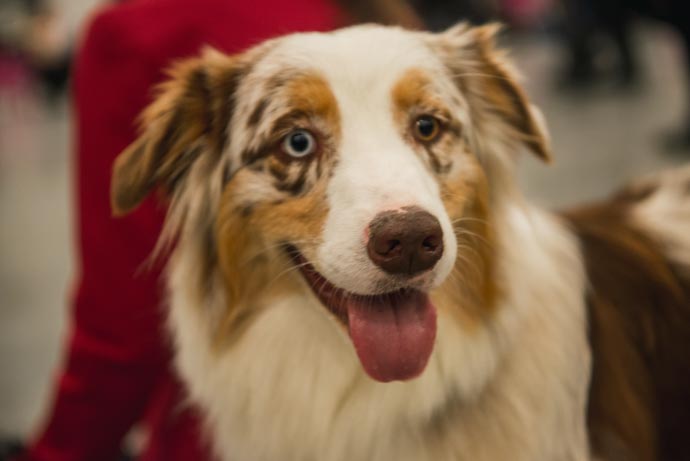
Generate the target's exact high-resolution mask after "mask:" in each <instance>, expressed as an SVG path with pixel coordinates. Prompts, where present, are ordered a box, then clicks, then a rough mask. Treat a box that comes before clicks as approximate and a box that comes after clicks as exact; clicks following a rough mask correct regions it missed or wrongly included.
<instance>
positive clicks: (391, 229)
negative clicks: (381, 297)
mask: <svg viewBox="0 0 690 461" xmlns="http://www.w3.org/2000/svg"><path fill="white" fill-rule="evenodd" d="M367 253H369V258H370V259H371V260H372V261H373V262H374V264H376V265H377V266H379V267H380V268H381V269H383V270H384V271H386V272H388V273H389V274H406V275H413V274H417V273H419V272H422V271H425V270H427V269H431V268H432V267H434V264H436V262H437V261H438V260H439V259H441V255H442V254H443V231H442V230H441V225H440V224H439V222H438V219H436V218H435V217H434V216H432V215H431V214H430V213H427V212H426V211H424V210H422V209H421V208H419V207H408V208H403V209H402V210H396V211H384V212H383V213H379V214H378V215H376V217H375V218H374V219H373V220H372V221H371V224H369V243H368V244H367Z"/></svg>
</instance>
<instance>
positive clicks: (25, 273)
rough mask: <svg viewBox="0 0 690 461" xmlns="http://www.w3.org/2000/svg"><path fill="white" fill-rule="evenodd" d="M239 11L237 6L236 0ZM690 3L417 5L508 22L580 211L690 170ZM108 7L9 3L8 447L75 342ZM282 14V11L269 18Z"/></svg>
mask: <svg viewBox="0 0 690 461" xmlns="http://www.w3.org/2000/svg"><path fill="white" fill-rule="evenodd" d="M228 1H233V0H228ZM681 2H682V0H633V1H625V0H433V1H432V0H417V1H415V2H414V3H413V7H414V8H415V10H416V11H417V13H418V14H419V15H420V16H421V18H422V19H423V21H424V23H425V24H426V26H427V27H428V28H431V29H434V30H439V29H442V28H444V27H447V26H449V25H451V24H453V23H454V22H456V21H458V20H461V19H470V20H472V21H473V22H475V23H481V22H484V21H486V20H501V21H503V22H505V23H507V24H508V25H509V28H508V32H507V33H506V34H504V36H503V38H502V42H503V44H504V45H505V46H506V47H509V48H510V49H511V50H512V56H513V58H514V60H515V61H516V62H517V64H518V67H519V68H520V69H521V71H522V74H523V76H524V84H525V85H526V88H527V90H528V93H529V95H530V96H531V98H532V99H533V100H534V101H535V102H536V103H537V104H538V105H539V106H540V107H541V108H542V110H543V112H544V114H545V116H546V119H547V122H548V125H549V127H550V131H551V135H552V140H553V145H554V153H555V163H554V164H553V165H551V166H544V165H541V164H538V162H536V161H534V160H533V159H532V158H525V159H523V160H524V161H523V162H522V167H521V178H522V182H523V184H524V187H525V189H526V190H527V193H528V195H529V196H530V197H532V198H533V199H534V200H535V201H537V202H539V203H541V204H544V205H546V206H550V207H560V206H567V205H569V204H574V203H577V202H580V201H586V200H591V199H595V198H597V197H601V196H603V195H604V194H606V193H607V192H609V191H611V190H612V189H613V188H615V187H616V186H617V185H619V184H620V183H621V182H623V181H625V180H626V179H628V178H630V177H633V176H635V175H640V174H644V173H647V172H651V171H653V170H658V169H664V168H668V167H672V166H674V165H679V164H682V163H684V162H688V161H690V110H689V108H690V96H689V94H690V92H689V91H688V88H689V82H690V71H689V70H688V66H689V62H690V61H689V60H688V54H690V53H689V52H688V43H687V39H688V37H690V34H688V30H689V29H690V21H688V19H687V17H685V16H684V15H683V14H682V10H683V8H682V6H681V5H680V3H681ZM101 5H102V3H101V2H98V1H96V0H0V437H2V436H17V437H25V436H27V435H28V434H29V433H30V432H31V431H32V430H35V427H36V424H37V422H38V421H39V419H40V417H41V414H42V412H43V411H45V408H46V405H47V401H48V399H49V397H50V395H51V394H50V392H51V390H50V389H51V385H52V384H53V381H54V379H55V374H56V369H57V368H56V367H57V365H58V364H59V360H60V358H61V356H62V355H61V354H62V348H63V341H64V340H65V334H66V331H67V318H68V299H69V295H70V286H71V282H72V280H73V278H74V270H75V262H74V259H75V243H74V236H73V234H74V232H73V228H74V212H75V209H74V199H73V198H74V186H73V168H74V165H73V161H72V159H73V149H74V142H73V133H74V126H73V119H72V112H71V106H70V80H69V70H70V64H71V60H72V57H73V52H74V49H75V48H76V47H78V44H79V39H80V34H81V33H82V32H83V31H82V29H83V26H84V24H85V21H86V18H88V17H89V15H90V13H91V12H92V11H93V9H94V8H98V7H99V6H101ZM267 14H270V12H267Z"/></svg>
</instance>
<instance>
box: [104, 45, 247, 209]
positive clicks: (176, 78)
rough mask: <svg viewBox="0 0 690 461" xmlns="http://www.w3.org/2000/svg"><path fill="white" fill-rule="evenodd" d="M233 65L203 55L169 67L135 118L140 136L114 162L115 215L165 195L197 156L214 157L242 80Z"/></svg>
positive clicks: (231, 61) (232, 60) (210, 54)
mask: <svg viewBox="0 0 690 461" xmlns="http://www.w3.org/2000/svg"><path fill="white" fill-rule="evenodd" d="M236 61H237V60H236V58H232V57H228V56H225V55H223V54H221V53H219V52H217V51H213V50H206V51H205V52H204V53H203V55H202V56H201V57H199V58H193V59H189V60H186V61H182V62H180V63H178V64H176V65H175V66H173V68H172V69H171V71H170V77H171V78H170V80H168V81H167V82H165V83H163V84H162V85H160V86H159V87H158V91H157V96H156V98H155V100H154V102H153V103H152V104H151V105H150V106H149V107H148V108H147V109H146V110H145V111H144V112H143V113H142V115H141V127H142V131H141V134H140V135H139V137H138V138H137V139H136V140H135V141H134V142H133V143H132V144H131V145H130V146H129V147H127V148H126V149H125V150H124V151H123V152H122V153H121V154H120V155H119V156H118V157H117V159H116V160H115V164H114V166H113V174H112V181H111V186H110V200H111V207H112V210H113V213H114V214H115V215H124V214H126V213H128V212H130V211H132V210H133V209H134V208H136V207H137V206H138V205H139V203H140V202H141V201H142V200H143V199H144V198H145V197H146V196H147V195H148V194H149V193H150V192H151V190H152V189H154V188H155V187H157V186H159V187H161V188H162V189H164V190H165V191H166V192H168V193H169V192H171V191H172V189H173V188H174V187H175V185H176V183H178V182H179V181H180V180H182V179H183V178H184V176H185V175H186V173H187V171H188V170H189V168H190V166H191V165H192V164H193V163H194V161H195V160H196V159H197V158H198V157H199V156H201V155H217V156H219V155H220V153H221V151H222V150H223V148H224V146H225V143H226V137H227V133H226V130H227V127H228V124H229V122H230V116H231V113H232V105H233V104H232V103H233V94H234V91H235V88H236V86H237V83H238V82H239V80H240V77H241V75H242V71H241V68H240V66H239V65H238V64H237V62H236Z"/></svg>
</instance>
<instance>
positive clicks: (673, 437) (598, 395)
mask: <svg viewBox="0 0 690 461" xmlns="http://www.w3.org/2000/svg"><path fill="white" fill-rule="evenodd" d="M565 217H566V219H567V220H568V221H569V222H570V224H571V225H572V227H573V229H574V230H575V232H576V234H577V235H578V237H579V239H580V242H581V246H582V253H583V257H584V260H585V265H586V270H587V274H588V278H589V290H588V293H587V300H588V307H589V318H590V321H589V335H590V341H591V345H592V353H593V370H592V371H593V374H592V384H591V390H590V400H589V407H588V424H589V429H590V438H591V441H592V448H593V452H594V454H595V455H598V456H600V457H601V458H603V459H607V460H608V459H612V460H618V459H636V460H641V461H643V460H644V461H646V460H656V459H662V460H682V459H688V456H689V455H688V453H687V451H688V450H687V447H688V436H690V399H688V393H689V390H690V355H689V354H688V351H690V168H685V169H683V170H677V171H674V172H670V173H666V174H663V175H657V176H654V177H650V178H647V179H645V180H643V181H640V182H638V183H635V184H632V185H630V186H629V187H627V188H626V189H624V190H623V191H621V192H620V193H619V194H617V195H615V196H614V197H613V198H612V199H611V200H610V201H608V202H605V203H602V204H598V205H594V206H590V207H585V208H580V209H577V210H574V211H570V212H567V213H565Z"/></svg>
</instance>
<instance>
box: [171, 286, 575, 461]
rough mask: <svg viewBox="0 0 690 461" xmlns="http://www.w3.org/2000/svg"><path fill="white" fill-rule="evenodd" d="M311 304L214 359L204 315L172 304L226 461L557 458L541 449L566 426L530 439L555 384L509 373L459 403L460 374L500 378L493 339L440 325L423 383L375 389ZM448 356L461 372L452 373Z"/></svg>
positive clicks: (269, 314)
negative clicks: (491, 357)
mask: <svg viewBox="0 0 690 461" xmlns="http://www.w3.org/2000/svg"><path fill="white" fill-rule="evenodd" d="M309 302H311V301H309V300H305V299H304V298H301V297H293V298H288V299H284V300H282V301H281V303H279V304H278V305H274V306H272V307H271V308H270V309H268V310H266V311H265V312H264V313H263V314H262V318H261V319H260V320H259V321H257V322H256V323H255V325H254V326H253V327H252V328H251V329H250V330H249V331H248V332H247V333H246V334H245V335H244V337H243V339H242V341H241V342H240V343H238V344H237V345H236V347H234V348H233V349H232V351H230V352H227V353H224V354H222V355H215V356H214V355H213V354H211V353H209V351H208V350H204V347H203V346H201V347H200V345H202V344H206V343H207V341H206V339H205V338H203V337H201V336H199V335H200V334H201V335H203V331H204V328H203V327H201V326H199V325H197V327H192V325H193V324H195V323H197V322H198V320H199V319H198V318H193V317H195V316H194V315H190V314H193V312H194V310H192V309H189V307H190V306H175V307H174V309H173V324H176V325H177V326H178V327H179V328H175V330H176V336H177V339H178V342H179V344H178V345H179V347H180V349H179V352H178V365H179V367H180V371H181V373H182V375H183V377H184V378H185V380H186V381H187V383H188V385H189V388H190V392H191V394H192V397H193V399H194V400H195V401H196V402H198V403H199V404H200V405H201V406H202V407H203V408H204V410H205V411H206V413H207V415H208V422H209V428H210V430H211V434H212V438H213V440H214V444H215V446H216V449H217V452H218V453H219V454H220V455H221V456H220V459H221V460H222V461H236V460H267V461H268V460H333V461H339V460H352V459H358V460H388V459H396V460H415V461H423V460H427V459H428V460H445V459H448V460H464V459H467V460H472V461H482V460H487V461H488V460H492V461H496V460H503V459H510V460H521V459H525V460H526V461H527V460H529V461H533V460H534V459H550V458H543V457H541V455H540V454H539V455H536V457H535V454H538V453H542V452H543V450H544V443H543V440H544V439H546V438H549V437H553V436H554V435H548V434H551V431H554V432H555V431H559V430H561V429H559V428H558V427H559V426H560V421H559V420H554V419H552V421H553V422H554V423H555V424H554V427H549V428H546V427H545V428H543V430H544V434H542V435H539V436H536V437H535V434H534V432H533V430H534V428H535V427H539V421H538V420H539V419H540V418H543V417H545V416H548V415H550V414H551V413H552V411H551V410H550V409H549V408H547V407H548V405H546V406H545V405H539V404H538V402H536V400H537V399H538V398H541V397H543V398H544V399H546V400H548V399H549V398H550V397H549V394H550V390H549V389H548V388H544V389H543V390H538V389H531V386H532V382H531V379H530V380H529V381H526V382H520V381H518V380H517V379H516V378H518V377H519V376H518V377H516V376H511V377H505V379H506V380H508V381H513V382H515V384H513V385H512V386H508V387H506V388H505V389H504V388H503V387H501V386H498V387H497V388H496V389H494V390H491V391H487V392H488V393H489V394H492V393H493V395H484V396H482V397H481V398H477V400H476V401H475V402H473V403H467V402H466V403H462V404H461V403H459V399H458V397H457V393H458V392H459V390H458V389H460V388H461V387H462V386H463V385H464V383H458V382H457V380H458V376H461V375H467V374H475V375H481V374H487V375H488V374H490V373H491V370H481V369H479V368H478V365H477V364H479V363H486V362H487V360H486V357H487V354H490V352H489V351H486V350H482V349H483V348H490V347H491V346H490V345H489V344H488V343H482V340H481V339H478V338H473V339H472V340H471V341H466V342H464V343H463V342H462V341H461V342H453V341H447V340H444V337H445V338H446V339H447V338H448V337H449V336H450V335H451V334H452V333H453V332H451V331H447V330H446V329H444V328H441V330H440V331H439V334H440V336H441V337H440V338H439V342H438V344H437V350H436V351H435V352H434V355H433V356H432V361H431V363H430V364H429V366H428V367H427V370H426V371H425V372H424V374H423V375H422V377H420V378H418V379H416V380H413V381H410V382H405V383H389V384H382V383H377V382H374V381H372V380H370V379H369V378H368V377H367V376H366V375H365V374H364V373H363V372H362V371H361V366H360V364H359V362H358V360H357V358H356V355H355V353H354V351H353V350H352V346H351V344H349V343H348V339H347V337H346V336H345V335H344V334H343V333H341V332H339V331H338V330H337V329H336V328H333V325H330V324H329V323H330V322H331V320H330V319H329V318H327V317H326V316H325V315H323V313H322V312H319V311H318V309H314V307H318V306H310V305H308V303H309ZM453 344H454V346H453ZM454 347H458V348H463V347H464V348H475V350H474V351H470V355H471V354H476V355H478V356H479V359H478V360H477V361H476V363H472V361H471V360H470V359H469V358H467V359H466V360H465V359H464V358H465V357H469V355H467V354H464V353H463V352H462V351H461V350H457V351H454V350H449V348H454ZM453 357H455V359H457V360H453ZM448 360H450V362H451V363H452V362H456V363H457V370H449V369H448V368H449V367H448V363H449V361H448ZM530 372H534V370H531V371H530ZM541 372H542V371H539V370H537V373H538V374H540V373H541ZM543 372H544V373H546V372H548V370H543ZM517 374H518V375H519V374H520V373H519V371H518V372H517ZM538 374H537V375H536V376H535V378H537V379H539V376H538ZM523 378H524V377H523ZM521 394H522V395H521ZM521 400H523V401H521ZM528 401H531V402H532V403H533V404H535V406H536V407H535V408H529V406H528V405H530V404H532V403H527V402H528ZM554 403H555V404H556V405H558V404H559V403H558V402H554ZM526 405H527V406H526ZM563 430H565V428H563ZM470 455H471V456H470ZM520 456H523V458H521V457H520ZM563 459H571V458H563ZM572 459H576V458H572Z"/></svg>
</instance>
